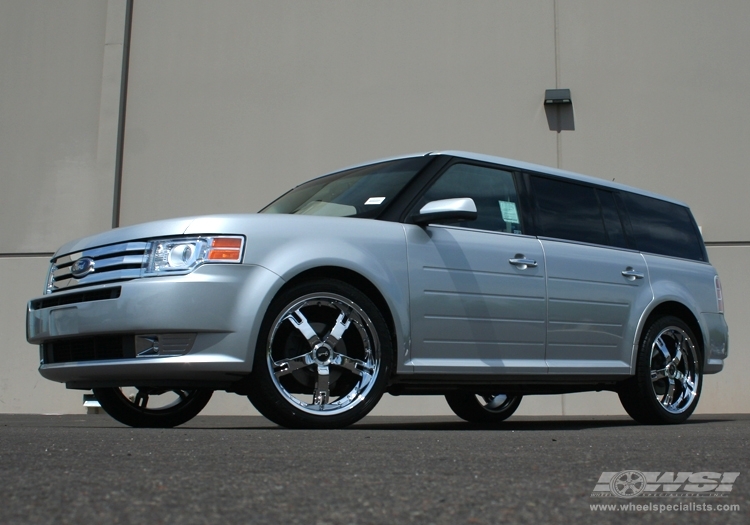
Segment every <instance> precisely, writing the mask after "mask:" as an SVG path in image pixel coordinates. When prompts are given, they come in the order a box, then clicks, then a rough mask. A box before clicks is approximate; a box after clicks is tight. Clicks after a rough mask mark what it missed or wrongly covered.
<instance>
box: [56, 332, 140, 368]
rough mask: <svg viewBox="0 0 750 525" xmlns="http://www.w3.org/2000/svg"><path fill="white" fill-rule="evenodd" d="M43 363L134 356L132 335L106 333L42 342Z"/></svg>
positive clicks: (128, 357)
mask: <svg viewBox="0 0 750 525" xmlns="http://www.w3.org/2000/svg"><path fill="white" fill-rule="evenodd" d="M42 356H43V359H44V364H46V365H52V364H56V363H71V362H74V361H101V360H104V359H130V358H134V357H135V342H134V338H133V336H132V335H130V336H127V335H126V336H123V335H106V336H96V337H83V338H77V339H60V340H56V341H51V342H47V343H44V344H42Z"/></svg>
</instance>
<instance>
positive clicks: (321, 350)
mask: <svg viewBox="0 0 750 525" xmlns="http://www.w3.org/2000/svg"><path fill="white" fill-rule="evenodd" d="M313 356H314V359H315V361H317V363H318V364H321V365H327V364H328V363H330V362H331V357H332V356H333V349H332V348H331V347H330V346H328V345H327V344H325V343H320V344H317V345H315V348H313Z"/></svg>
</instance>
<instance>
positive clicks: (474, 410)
mask: <svg viewBox="0 0 750 525" xmlns="http://www.w3.org/2000/svg"><path fill="white" fill-rule="evenodd" d="M521 399H523V396H506V395H503V394H494V395H476V394H473V393H471V392H451V393H450V394H446V396H445V400H446V401H447V402H448V406H450V407H451V410H453V413H454V414H456V415H457V416H458V417H460V418H461V419H464V420H466V421H468V422H470V423H478V424H482V425H492V424H495V423H500V422H501V421H505V420H506V419H508V418H509V417H510V416H512V415H513V413H514V412H515V411H516V409H517V408H518V405H520V404H521Z"/></svg>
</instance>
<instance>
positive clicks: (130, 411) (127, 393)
mask: <svg viewBox="0 0 750 525" xmlns="http://www.w3.org/2000/svg"><path fill="white" fill-rule="evenodd" d="M211 395H213V391H212V390H203V389H200V390H181V389H174V390H167V389H160V388H147V387H123V388H95V389H94V396H96V400H97V401H99V404H100V405H101V406H102V408H103V409H104V411H105V412H106V413H107V414H109V415H110V416H112V417H113V418H114V419H116V420H117V421H119V422H120V423H123V424H125V425H128V426H131V427H148V428H171V427H176V426H177V425H182V424H183V423H187V422H188V421H190V420H191V419H193V418H194V417H195V416H197V415H198V413H199V412H200V411H201V410H203V408H204V407H205V406H206V404H208V402H209V400H210V399H211Z"/></svg>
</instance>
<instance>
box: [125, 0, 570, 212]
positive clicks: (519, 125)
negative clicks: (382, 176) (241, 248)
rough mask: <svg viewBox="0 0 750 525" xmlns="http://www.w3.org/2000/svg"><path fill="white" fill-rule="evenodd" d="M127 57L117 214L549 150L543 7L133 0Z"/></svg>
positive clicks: (548, 14) (547, 14) (236, 200)
mask: <svg viewBox="0 0 750 525" xmlns="http://www.w3.org/2000/svg"><path fill="white" fill-rule="evenodd" d="M130 57H131V62H130V63H131V70H130V81H129V87H128V93H129V99H128V115H127V129H126V133H125V144H126V146H125V159H124V175H123V205H122V206H123V207H122V223H123V224H131V223H134V222H138V221H142V220H144V219H154V218H159V217H165V216H175V215H185V214H190V213H211V212H221V211H231V212H242V211H256V210H258V209H259V208H260V207H262V206H263V205H264V204H267V203H268V202H269V201H270V200H272V199H273V198H274V197H276V196H278V195H279V194H280V193H281V192H283V191H285V190H287V189H288V188H290V187H291V186H293V185H295V184H297V183H299V182H302V181H304V180H306V179H308V178H311V177H312V176H315V175H319V174H321V173H325V172H326V171H329V170H333V169H337V168H341V167H344V166H347V165H349V164H352V163H356V162H362V161H363V160H368V159H374V158H380V157H382V156H389V155H397V154H402V153H411V152H416V151H424V150H433V149H441V148H443V149H444V148H453V149H457V148H463V149H469V150H478V151H482V152H485V153H491V154H498V155H505V156H509V157H515V158H521V159H526V160H536V161H539V162H543V163H547V164H549V163H554V162H555V158H556V153H555V151H556V150H555V143H556V142H555V137H554V135H552V134H550V132H549V131H548V130H547V122H546V119H545V116H544V111H543V108H542V106H541V104H540V101H541V99H542V97H543V96H544V89H545V88H546V87H550V86H551V85H553V84H554V82H555V76H554V19H553V11H552V9H551V3H549V2H533V3H526V2H511V3H508V2H502V3H501V2H472V3H466V2H453V1H437V0H424V1H409V2H403V1H401V0H389V1H379V2H346V1H334V2H323V1H312V2H301V1H279V2H220V3H218V4H217V3H214V2H212V3H206V2H201V1H187V2H186V1H182V0H181V1H176V0H174V1H163V2H136V4H135V8H134V12H133V41H132V48H131V55H130Z"/></svg>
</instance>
